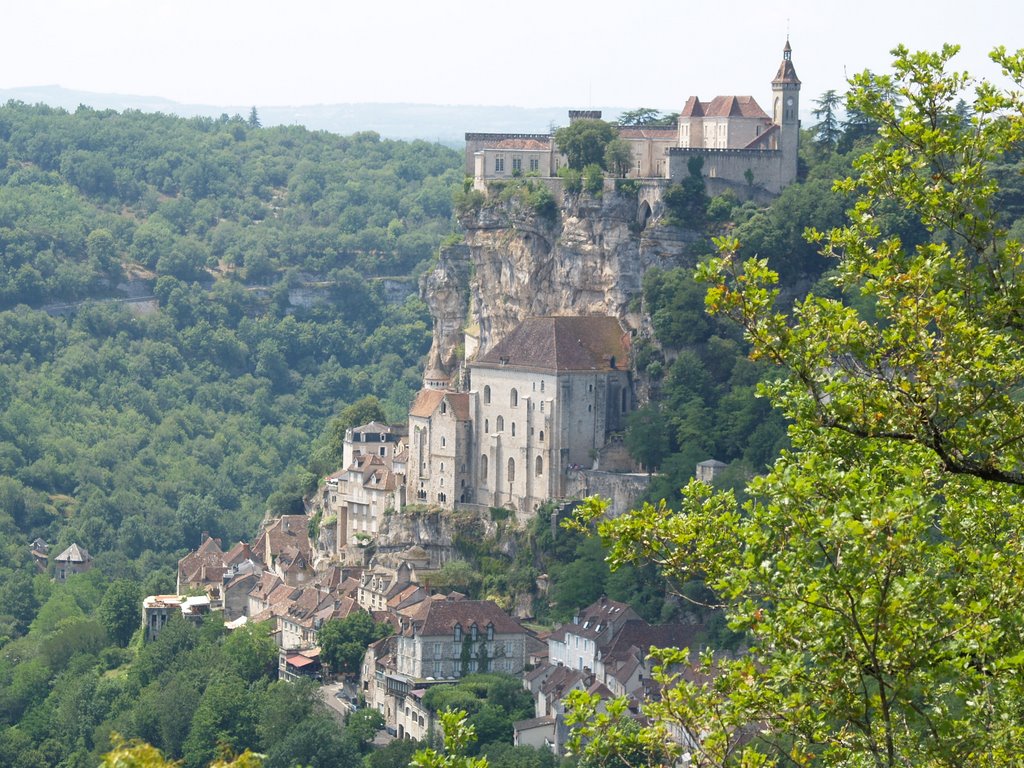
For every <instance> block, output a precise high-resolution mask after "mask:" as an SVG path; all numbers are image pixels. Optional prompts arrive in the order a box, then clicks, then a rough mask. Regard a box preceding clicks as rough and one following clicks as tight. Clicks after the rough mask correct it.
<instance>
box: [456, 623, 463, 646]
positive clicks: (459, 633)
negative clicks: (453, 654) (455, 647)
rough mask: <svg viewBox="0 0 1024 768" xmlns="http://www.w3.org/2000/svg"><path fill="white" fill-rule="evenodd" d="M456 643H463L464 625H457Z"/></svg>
mask: <svg viewBox="0 0 1024 768" xmlns="http://www.w3.org/2000/svg"><path fill="white" fill-rule="evenodd" d="M455 642H456V643H461V642H462V625H461V624H456V625H455Z"/></svg>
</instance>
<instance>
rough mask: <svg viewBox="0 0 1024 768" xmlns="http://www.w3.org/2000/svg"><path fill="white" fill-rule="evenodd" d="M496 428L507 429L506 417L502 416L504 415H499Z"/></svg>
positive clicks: (498, 430)
mask: <svg viewBox="0 0 1024 768" xmlns="http://www.w3.org/2000/svg"><path fill="white" fill-rule="evenodd" d="M494 429H495V431H496V432H504V431H505V419H504V417H502V416H499V417H498V421H497V422H496V423H495V425H494Z"/></svg>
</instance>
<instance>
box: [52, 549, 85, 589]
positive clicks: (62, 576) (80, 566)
mask: <svg viewBox="0 0 1024 768" xmlns="http://www.w3.org/2000/svg"><path fill="white" fill-rule="evenodd" d="M90 568H92V555H90V554H89V552H88V551H87V550H86V549H85V547H80V546H79V545H78V544H72V545H71V546H69V547H68V548H67V549H65V550H64V551H63V552H61V553H60V554H59V555H57V556H56V557H55V558H54V559H53V577H54V578H55V579H56V580H57V581H67V579H68V577H69V576H74V575H75V574H77V573H85V572H86V571H88V570H89V569H90Z"/></svg>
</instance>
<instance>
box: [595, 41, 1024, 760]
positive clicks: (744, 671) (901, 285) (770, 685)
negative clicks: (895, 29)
mask: <svg viewBox="0 0 1024 768" xmlns="http://www.w3.org/2000/svg"><path fill="white" fill-rule="evenodd" d="M955 52H956V49H955V48H954V47H947V48H945V49H944V50H943V51H942V52H941V53H937V54H929V53H916V54H911V53H909V52H908V51H906V50H905V49H902V48H899V49H896V51H894V54H895V56H896V61H895V74H894V75H892V76H888V75H872V74H870V73H865V74H863V75H859V76H857V77H856V78H854V81H853V85H854V91H853V94H852V96H851V104H852V105H853V106H854V107H855V108H856V109H858V110H859V111H860V112H862V113H864V114H865V115H867V116H868V117H869V118H871V119H873V120H875V121H877V122H878V123H879V125H880V129H879V136H880V140H879V142H878V143H877V145H876V146H875V147H874V148H873V149H872V150H871V151H869V152H868V153H867V154H866V155H864V156H863V157H862V158H861V159H860V160H859V161H857V165H858V168H859V170H860V173H861V175H860V177H859V179H858V180H857V181H847V182H843V183H841V186H842V188H843V189H845V190H846V191H847V192H849V193H852V194H855V195H857V202H856V205H855V207H854V209H853V210H852V211H851V213H850V221H849V224H848V225H846V226H843V227H838V228H835V229H833V230H831V231H829V232H827V233H824V234H820V235H816V238H817V239H819V240H820V242H821V243H822V245H823V249H824V252H825V254H826V255H828V256H831V257H834V258H836V259H837V264H838V269H837V272H836V276H835V283H836V288H837V289H838V291H839V292H840V293H841V295H845V296H846V297H848V300H849V301H850V302H851V303H854V302H855V303H856V304H857V305H858V307H859V308H860V309H859V310H858V308H855V307H853V306H850V305H848V304H844V303H843V302H842V301H841V300H837V299H829V298H822V297H818V296H814V295H811V296H808V297H807V298H806V299H804V300H802V301H800V302H798V303H797V304H796V305H795V306H794V307H793V309H792V311H791V312H789V313H785V312H780V311H779V309H778V307H777V306H776V299H777V296H778V293H777V289H776V288H775V282H776V279H777V276H776V274H775V273H774V272H772V271H771V270H769V269H768V267H767V264H766V263H765V262H764V261H763V260H757V259H753V260H748V261H747V262H746V263H744V264H743V265H738V264H736V263H735V259H734V258H733V255H734V253H735V251H736V250H737V248H738V243H735V242H732V241H723V242H721V243H720V247H721V250H722V253H723V255H722V257H721V258H719V259H715V260H712V261H711V262H710V264H709V265H707V266H706V268H705V269H704V270H703V277H704V278H705V279H707V280H709V281H710V282H711V284H712V287H711V289H710V290H709V292H708V299H707V301H708V307H709V310H710V311H711V312H712V313H718V314H723V315H726V316H729V317H731V318H733V319H735V320H737V321H738V322H739V323H740V324H741V325H742V326H743V328H744V329H745V331H746V334H747V338H748V339H749V340H750V342H751V344H752V345H753V355H754V356H755V357H758V358H761V359H764V360H767V361H769V362H772V363H775V364H777V365H779V366H780V367H781V368H782V369H783V370H784V371H785V372H786V375H785V378H783V379H781V380H779V381H778V382H776V383H774V384H771V385H768V386H764V387H763V388H762V389H763V391H764V393H765V394H767V395H768V396H770V397H771V399H772V400H773V402H774V403H775V404H776V405H777V406H778V407H780V408H781V410H782V411H783V413H784V414H785V415H786V416H787V417H788V418H790V419H792V421H793V426H792V427H791V429H790V439H791V441H792V449H791V450H788V451H785V452H784V453H783V455H782V456H781V457H780V458H779V459H778V461H777V462H776V463H775V464H774V466H773V467H772V469H771V471H770V472H769V473H768V474H767V476H765V477H763V478H758V479H756V480H754V481H753V482H752V483H751V484H750V487H749V488H748V493H749V494H750V496H751V501H749V502H748V503H746V504H745V505H743V507H742V508H740V507H738V505H737V504H736V501H735V499H734V498H733V496H732V494H730V493H713V491H712V489H711V488H709V487H707V486H705V485H702V484H700V483H697V482H693V483H691V484H690V485H689V486H688V487H687V488H686V489H685V491H684V496H683V500H682V505H681V507H680V509H679V511H678V512H673V511H670V510H668V509H666V508H665V506H664V504H662V505H645V506H644V507H643V508H642V509H640V510H638V511H636V512H633V513H632V514H630V515H628V516H626V517H623V518H620V519H617V520H612V521H603V522H600V523H599V524H598V530H599V533H600V534H601V536H602V537H603V539H604V540H605V541H606V542H607V543H609V544H610V545H611V546H612V550H613V561H614V562H615V563H636V562H648V561H654V562H655V563H656V564H657V565H658V566H659V567H660V568H661V570H662V571H663V573H664V574H665V575H666V576H668V577H669V578H671V579H672V580H674V581H676V582H677V583H683V582H685V581H686V580H687V579H690V578H695V577H699V578H703V579H704V580H705V583H706V584H707V585H708V586H709V587H710V588H711V590H713V595H714V602H715V604H716V605H717V606H718V607H719V608H721V609H723V610H724V611H725V613H726V614H727V615H728V617H729V619H730V622H731V626H732V627H733V628H734V629H736V630H741V631H745V632H747V633H748V636H749V638H750V640H751V642H752V648H751V650H750V653H749V654H746V655H744V656H742V657H739V658H728V657H724V656H717V657H716V656H714V655H712V654H710V653H709V654H705V656H704V657H703V658H702V660H701V662H700V663H699V664H698V665H697V669H696V672H697V673H698V674H697V675H692V674H691V675H687V676H686V677H683V676H682V675H681V674H680V673H678V671H677V670H679V669H680V668H684V667H685V666H686V655H685V654H684V653H682V652H681V651H677V650H667V651H664V652H662V653H661V654H660V658H661V661H662V663H663V667H662V668H661V670H660V673H659V678H660V680H661V681H662V682H663V683H664V685H665V689H664V696H663V698H662V700H661V701H659V702H656V703H650V704H649V705H648V707H647V709H646V712H647V714H649V715H653V716H654V717H655V718H656V719H657V720H658V721H659V722H661V723H664V724H667V725H669V726H673V727H675V728H678V729H680V730H681V731H682V732H684V733H689V734H697V735H699V736H700V741H699V744H695V745H692V746H693V753H692V755H691V758H692V760H693V763H694V764H697V765H702V766H727V765H729V766H732V765H743V766H768V765H782V764H785V765H799V766H804V765H829V766H867V765H872V766H897V765H900V766H905V765H914V766H953V765H1013V764H1016V763H1017V762H1018V761H1019V755H1020V754H1022V753H1024V725H1022V723H1024V678H1022V675H1021V671H1022V670H1021V667H1022V665H1024V650H1022V642H1021V637H1022V636H1024V612H1022V610H1021V605H1022V604H1024V579H1022V578H1021V573H1020V563H1021V562H1022V556H1024V543H1022V538H1021V533H1022V529H1024V525H1022V523H1024V520H1022V517H1021V515H1022V512H1021V510H1022V509H1024V506H1022V501H1024V498H1022V495H1024V494H1022V488H1024V472H1022V470H1024V404H1022V403H1021V401H1020V398H1019V393H1020V391H1021V386H1022V385H1024V362H1022V361H1024V320H1022V319H1021V315H1020V307H1021V306H1022V305H1024V282H1022V280H1021V276H1022V270H1024V255H1022V249H1021V246H1020V243H1019V242H1016V241H1015V240H1013V239H1010V238H1007V237H1006V232H1005V231H1004V230H1003V229H1001V226H1002V223H1001V221H1000V214H999V211H998V209H997V207H996V206H995V204H994V203H995V201H996V199H997V197H996V196H997V192H998V189H997V186H996V184H995V183H994V181H993V180H992V176H991V169H992V167H993V166H994V165H996V164H997V163H999V162H1001V161H1002V159H1003V156H1004V153H1005V152H1006V151H1007V150H1011V149H1014V148H1015V147H1016V146H1017V145H1018V144H1019V142H1020V141H1021V140H1022V139H1024V102H1022V99H1021V96H1020V93H1019V92H1012V93H1006V92H1002V91H1000V90H998V89H996V88H995V87H994V86H992V85H990V84H988V83H985V82H974V81H972V80H971V79H969V78H968V77H967V76H966V75H963V74H948V73H947V72H946V65H947V62H948V60H949V59H950V57H951V56H952V55H953V54H954V53H955ZM993 58H994V59H995V60H996V61H997V62H998V63H999V64H1000V65H1001V66H1002V67H1003V68H1004V71H1005V72H1006V73H1007V74H1008V75H1009V76H1010V77H1011V78H1012V79H1013V80H1014V81H1015V82H1016V83H1017V84H1018V85H1019V84H1020V83H1021V80H1022V78H1024V52H1018V53H1017V54H1007V53H1006V52H1005V51H1003V50H1001V49H1000V50H997V51H996V52H995V53H994V54H993ZM970 88H973V92H974V94H973V103H972V104H971V107H972V109H973V114H972V116H971V117H970V118H969V119H968V118H965V117H964V115H963V110H962V109H960V108H958V102H959V100H960V98H961V96H962V95H963V93H964V92H965V90H967V89H970ZM892 206H897V207H901V208H903V209H905V210H907V211H910V212H912V213H913V214H914V215H915V216H916V217H918V218H919V220H920V222H921V224H922V225H923V226H924V227H925V228H926V229H927V231H928V232H929V233H930V235H931V240H930V241H929V242H924V243H922V244H920V245H917V246H913V247H912V246H908V245H907V244H906V242H905V241H903V240H902V239H901V238H900V237H899V236H893V235H887V234H886V233H884V232H883V231H882V230H881V229H880V228H879V225H878V215H879V214H880V213H881V212H884V211H885V210H889V209H890V208H891V207H892ZM865 307H866V308H867V309H865ZM601 513H602V505H601V504H600V503H597V502H591V503H590V504H589V505H588V509H587V511H586V512H585V513H584V515H583V517H584V518H585V519H597V518H599V517H600V515H601Z"/></svg>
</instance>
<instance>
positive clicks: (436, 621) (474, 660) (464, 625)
mask: <svg viewBox="0 0 1024 768" xmlns="http://www.w3.org/2000/svg"><path fill="white" fill-rule="evenodd" d="M420 605H421V606H422V608H421V610H419V611H418V612H416V613H414V614H412V615H411V616H409V617H406V618H403V619H402V620H401V628H400V630H399V632H398V633H397V635H396V643H395V671H396V672H397V673H398V674H399V675H401V676H404V677H406V678H410V679H428V678H433V679H435V680H441V679H444V680H454V679H458V678H460V677H462V676H463V675H467V674H471V673H473V672H505V673H507V674H511V675H515V674H519V673H520V672H522V671H523V668H524V667H525V665H526V647H527V632H526V630H525V629H524V628H523V627H522V625H521V624H520V623H519V622H518V621H516V620H515V619H513V618H512V617H511V616H509V615H508V614H506V613H505V612H504V611H502V610H501V609H500V608H499V607H498V606H497V605H495V604H494V603H493V602H491V601H490V600H451V599H443V600H424V601H423V602H422V603H420Z"/></svg>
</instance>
